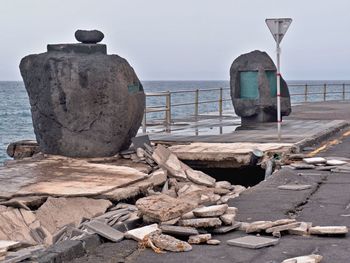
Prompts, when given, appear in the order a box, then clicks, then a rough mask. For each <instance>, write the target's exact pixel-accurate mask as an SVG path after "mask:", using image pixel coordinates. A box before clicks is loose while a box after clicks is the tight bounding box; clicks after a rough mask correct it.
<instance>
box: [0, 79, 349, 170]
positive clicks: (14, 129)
mask: <svg viewBox="0 0 350 263" xmlns="http://www.w3.org/2000/svg"><path fill="white" fill-rule="evenodd" d="M344 82H345V83H350V81H289V82H288V83H289V84H296V83H297V84H303V83H309V84H316V85H318V86H317V87H309V91H310V92H317V91H319V90H322V88H323V83H335V84H339V85H338V86H334V87H332V90H334V91H341V89H342V87H341V85H340V84H342V83H344ZM142 83H143V86H144V89H145V91H146V92H159V91H179V90H196V89H210V88H221V87H228V86H229V82H228V81H144V82H142ZM303 89H304V87H303V86H300V87H296V88H293V89H291V93H292V94H295V93H302V92H303ZM347 91H350V86H347ZM194 96H195V93H178V94H173V95H172V97H171V102H172V104H179V103H187V102H188V103H190V102H193V101H194ZM218 98H219V92H218V91H210V92H201V93H200V95H199V100H200V101H206V100H215V99H218ZM223 98H224V99H225V98H227V99H229V98H230V94H229V91H228V90H224V91H223ZM340 98H341V94H333V95H330V96H328V97H327V99H340ZM347 98H348V99H350V98H349V95H347ZM303 99H304V97H303V96H292V102H293V103H298V102H299V101H301V100H303ZM308 99H309V100H310V101H313V100H320V99H323V95H310V96H309V97H308ZM164 104H165V97H151V98H148V99H147V105H148V106H157V105H164ZM224 109H226V110H227V109H232V103H231V102H230V101H227V102H225V103H224ZM213 111H218V104H217V103H215V104H214V103H208V104H201V105H200V107H199V112H200V113H205V112H213ZM193 112H194V106H193V105H188V106H181V107H174V108H173V110H172V117H173V118H177V117H181V116H188V115H189V114H193ZM162 114H164V113H154V114H151V115H149V116H147V117H148V119H152V118H162ZM22 139H35V136H34V132H33V127H32V120H31V114H30V106H29V101H28V96H27V93H26V90H25V88H24V85H23V82H14V81H0V165H1V163H2V162H3V161H4V160H5V159H8V156H7V154H6V147H7V145H8V144H9V143H10V142H14V141H18V140H22Z"/></svg>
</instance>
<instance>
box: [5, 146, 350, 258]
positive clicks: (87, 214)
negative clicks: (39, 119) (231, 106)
mask: <svg viewBox="0 0 350 263" xmlns="http://www.w3.org/2000/svg"><path fill="white" fill-rule="evenodd" d="M134 144H136V143H134ZM135 148H136V149H135V150H134V149H131V148H130V149H129V150H126V151H123V152H121V153H120V154H119V156H118V157H114V159H118V161H119V162H125V164H128V165H129V166H130V165H132V166H133V167H138V168H137V169H138V170H140V171H142V172H144V173H145V174H147V178H146V179H145V180H140V181H137V182H136V183H133V184H131V185H129V186H125V187H121V188H116V189H114V190H113V191H108V192H105V193H102V194H99V195H97V196H91V197H89V198H88V197H54V196H41V195H38V196H22V197H14V198H11V199H9V200H3V201H1V202H0V259H1V260H4V262H20V261H21V260H24V259H29V258H30V259H31V260H34V261H35V259H38V258H40V257H41V256H42V255H43V253H47V251H49V252H50V251H55V250H54V247H55V246H57V245H60V244H64V241H65V242H73V243H72V244H73V245H77V244H78V243H79V244H83V245H82V246H83V247H82V248H81V251H88V250H89V249H91V243H96V242H97V244H99V242H119V241H121V240H123V239H132V240H135V241H136V242H138V243H139V247H140V248H151V249H153V250H154V251H155V252H157V253H164V252H165V251H171V252H186V251H190V250H192V246H193V245H200V244H207V245H219V244H220V241H219V240H217V239H215V235H220V234H225V233H228V232H230V231H235V230H236V231H238V230H239V231H241V232H242V231H243V232H245V236H243V237H241V239H242V240H234V239H232V240H228V241H227V244H228V245H236V246H243V247H249V248H260V247H263V246H267V245H275V244H277V243H278V241H279V239H280V238H281V237H282V236H283V235H285V234H291V235H301V236H308V235H326V236H327V235H340V236H342V235H345V234H347V232H348V229H347V227H345V226H312V223H310V222H297V221H296V220H295V219H281V220H277V221H256V222H250V223H248V222H237V221H236V220H235V218H236V215H237V213H238V209H237V208H235V207H232V206H230V205H229V201H230V200H231V199H234V198H236V197H238V196H239V195H240V194H241V193H242V192H244V191H245V190H246V188H245V187H243V186H241V185H232V184H231V183H230V182H228V181H216V180H215V179H214V178H213V177H211V176H209V175H207V174H205V173H203V172H201V171H198V170H194V169H192V168H190V167H189V166H187V165H186V164H185V163H183V162H182V161H180V160H179V159H178V158H177V156H176V155H175V154H173V153H172V152H171V151H170V150H169V149H167V148H166V147H164V146H163V145H157V147H155V146H153V145H151V144H150V143H143V144H141V146H140V147H135ZM107 159H108V158H107ZM107 159H106V158H102V159H100V160H99V159H98V158H94V159H93V160H92V159H91V160H90V161H93V162H94V163H99V162H105V161H106V160H107ZM114 159H113V160H114ZM304 161H305V163H306V161H310V160H304ZM332 164H334V162H333V163H332ZM122 201H123V202H122ZM247 234H248V235H247ZM260 235H264V236H272V237H260ZM254 238H255V239H256V238H257V239H258V240H254ZM78 241H79V242H78ZM74 242H78V243H74ZM96 246H97V245H96ZM75 250H76V251H80V250H79V249H75ZM82 255H83V254H80V256H82ZM317 259H318V258H317ZM286 262H294V261H286ZM296 262H298V261H296ZM310 262H312V261H310ZM315 262H319V261H315Z"/></svg>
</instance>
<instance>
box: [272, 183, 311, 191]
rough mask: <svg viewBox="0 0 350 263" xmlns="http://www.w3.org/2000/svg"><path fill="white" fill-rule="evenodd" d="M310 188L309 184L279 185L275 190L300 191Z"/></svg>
mask: <svg viewBox="0 0 350 263" xmlns="http://www.w3.org/2000/svg"><path fill="white" fill-rule="evenodd" d="M311 187H312V186H311V185H309V184H285V185H280V186H278V187H277V188H278V189H280V190H291V191H302V190H306V189H310V188H311Z"/></svg>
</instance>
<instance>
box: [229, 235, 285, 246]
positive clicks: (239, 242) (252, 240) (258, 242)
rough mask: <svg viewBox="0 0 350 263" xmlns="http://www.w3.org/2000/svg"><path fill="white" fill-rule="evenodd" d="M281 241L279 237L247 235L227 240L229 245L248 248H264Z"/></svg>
mask: <svg viewBox="0 0 350 263" xmlns="http://www.w3.org/2000/svg"><path fill="white" fill-rule="evenodd" d="M278 242H279V239H277V238H267V237H257V236H245V237H239V238H235V239H231V240H228V241H227V244H228V245H231V246H237V247H246V248H262V247H267V246H274V245H276V244H277V243H278Z"/></svg>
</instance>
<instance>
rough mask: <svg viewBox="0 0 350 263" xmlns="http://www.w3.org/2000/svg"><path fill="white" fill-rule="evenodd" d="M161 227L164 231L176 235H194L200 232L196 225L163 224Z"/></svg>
mask: <svg viewBox="0 0 350 263" xmlns="http://www.w3.org/2000/svg"><path fill="white" fill-rule="evenodd" d="M160 229H161V230H162V233H165V234H169V235H175V236H192V235H198V234H199V233H198V230H197V229H195V228H194V227H185V226H170V225H161V226H160Z"/></svg>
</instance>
